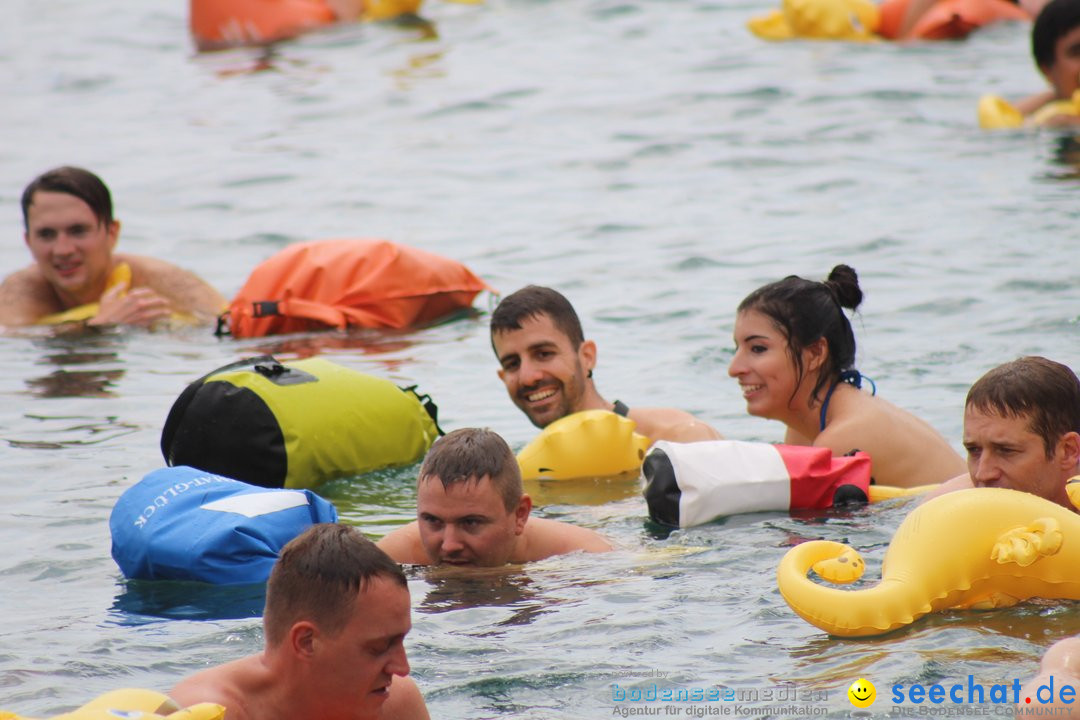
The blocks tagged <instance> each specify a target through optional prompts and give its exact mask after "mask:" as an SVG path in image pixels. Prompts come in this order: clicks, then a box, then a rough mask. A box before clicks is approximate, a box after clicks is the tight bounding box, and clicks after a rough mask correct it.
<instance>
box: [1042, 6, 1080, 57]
mask: <svg viewBox="0 0 1080 720" xmlns="http://www.w3.org/2000/svg"><path fill="white" fill-rule="evenodd" d="M1077 27H1080V0H1050V2H1048V3H1047V4H1046V5H1045V6H1043V9H1042V11H1041V12H1040V13H1039V15H1038V17H1036V18H1035V24H1034V25H1032V26H1031V54H1032V55H1033V56H1034V57H1035V64H1036V65H1038V66H1039V69H1041V70H1045V69H1049V68H1052V67H1054V63H1055V62H1056V60H1057V58H1056V57H1055V54H1054V50H1055V49H1056V47H1057V43H1058V40H1060V39H1061V38H1063V37H1065V36H1066V35H1068V34H1069V33H1070V32H1072V31H1073V30H1074V29H1075V28H1077Z"/></svg>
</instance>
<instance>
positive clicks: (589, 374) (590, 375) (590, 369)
mask: <svg viewBox="0 0 1080 720" xmlns="http://www.w3.org/2000/svg"><path fill="white" fill-rule="evenodd" d="M585 377H587V378H589V379H590V380H591V379H592V368H589V372H587V373H586V374H585Z"/></svg>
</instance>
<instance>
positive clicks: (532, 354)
mask: <svg viewBox="0 0 1080 720" xmlns="http://www.w3.org/2000/svg"><path fill="white" fill-rule="evenodd" d="M491 347H492V349H493V350H494V351H495V357H496V358H498V360H499V371H498V374H499V378H500V379H501V380H502V381H503V384H504V385H506V391H507V393H508V394H509V395H510V399H511V400H512V401H513V403H514V404H515V405H517V407H518V409H520V410H521V411H522V412H523V413H525V415H526V416H527V417H528V418H529V420H530V422H532V424H533V425H535V426H536V427H539V428H543V427H547V426H548V425H549V424H551V423H552V422H554V421H556V420H558V419H560V418H562V417H565V416H567V415H570V414H571V413H576V412H580V411H582V410H610V411H612V412H615V413H618V414H619V415H624V416H626V417H629V418H630V419H631V420H633V421H634V422H635V423H636V424H637V431H638V432H639V433H641V434H642V435H645V436H646V437H648V438H649V439H650V440H653V441H656V440H670V441H673V442H696V441H699V440H720V439H722V436H721V435H720V433H718V432H717V431H716V430H714V429H713V428H712V427H710V426H709V425H707V424H705V423H703V422H701V421H700V420H698V419H697V418H695V417H694V416H693V415H691V414H689V413H687V412H684V411H682V410H677V409H675V408H640V407H634V408H631V407H628V406H626V405H625V404H623V403H622V402H620V401H618V400H616V401H615V402H608V401H607V400H605V399H604V398H603V397H601V396H600V393H599V392H598V391H597V389H596V384H595V382H594V380H593V370H594V368H595V367H596V358H597V352H596V343H594V342H593V341H592V340H586V339H585V337H584V333H583V332H582V329H581V321H580V320H579V319H578V315H577V313H576V312H575V311H574V308H573V306H572V305H571V304H570V301H569V300H567V299H566V298H565V297H564V296H563V295H562V294H560V293H559V292H557V291H555V290H552V289H551V288H547V287H540V286H538V285H529V286H527V287H524V288H522V289H521V290H518V291H517V292H515V293H512V294H510V295H507V296H506V297H505V298H503V300H502V301H501V302H500V303H499V305H498V307H496V308H495V311H494V312H493V313H492V315H491Z"/></svg>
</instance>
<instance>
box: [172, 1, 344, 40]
mask: <svg viewBox="0 0 1080 720" xmlns="http://www.w3.org/2000/svg"><path fill="white" fill-rule="evenodd" d="M336 18H337V16H336V15H334V11H333V10H331V9H330V6H329V5H327V4H326V3H325V2H324V1H323V0H191V35H192V37H194V38H195V45H196V46H197V47H198V48H199V49H200V50H216V49H219V48H226V47H234V46H236V45H259V44H263V43H270V42H274V41H276V40H284V39H286V38H290V37H293V36H294V35H298V34H300V33H301V32H303V31H304V30H308V29H310V28H313V27H319V26H321V25H328V24H330V23H332V22H334V20H335V19H336Z"/></svg>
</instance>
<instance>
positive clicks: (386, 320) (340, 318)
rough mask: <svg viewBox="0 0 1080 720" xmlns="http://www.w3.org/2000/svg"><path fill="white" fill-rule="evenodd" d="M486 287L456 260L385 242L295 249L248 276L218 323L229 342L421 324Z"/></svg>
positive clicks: (349, 241)
mask: <svg viewBox="0 0 1080 720" xmlns="http://www.w3.org/2000/svg"><path fill="white" fill-rule="evenodd" d="M482 290H492V288H491V287H490V286H488V284H487V283H485V282H484V281H483V280H481V279H480V278H479V277H477V276H476V275H474V274H473V272H472V271H471V270H469V268H467V267H465V266H464V265H463V264H461V263H460V262H458V261H456V260H451V259H450V258H446V257H443V256H441V255H436V254H435V253H430V252H427V251H424V250H419V249H417V248H413V247H408V246H406V245H399V244H397V243H393V242H390V241H389V240H382V239H373V238H346V239H336V240H316V241H312V242H303V243H295V244H293V245H290V246H288V247H286V248H285V249H284V250H281V251H280V252H278V253H277V254H275V255H273V256H272V257H270V258H268V259H266V260H264V261H263V262H261V263H260V264H259V265H257V266H256V267H255V269H254V270H252V272H251V275H250V276H248V279H247V282H245V283H244V286H243V287H242V288H240V292H238V293H237V294H236V297H235V298H233V301H232V302H231V303H230V304H229V309H228V310H227V311H226V312H225V314H224V315H223V316H222V320H221V322H219V332H220V331H221V330H222V326H224V324H225V322H226V321H227V323H228V326H229V333H230V334H231V335H233V336H234V337H239V338H250V337H264V336H266V335H277V334H282V333H294V332H308V331H311V330H326V329H329V328H336V329H339V330H344V329H346V328H348V327H365V328H406V327H414V326H418V325H429V324H431V323H433V322H436V321H438V320H440V319H443V318H445V317H447V316H448V315H451V314H453V313H455V312H460V311H461V310H464V309H467V308H469V307H471V306H472V302H473V299H475V298H476V296H477V294H479V293H480V291H482Z"/></svg>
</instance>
